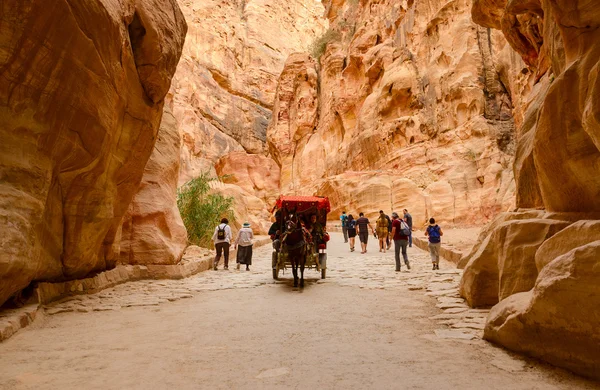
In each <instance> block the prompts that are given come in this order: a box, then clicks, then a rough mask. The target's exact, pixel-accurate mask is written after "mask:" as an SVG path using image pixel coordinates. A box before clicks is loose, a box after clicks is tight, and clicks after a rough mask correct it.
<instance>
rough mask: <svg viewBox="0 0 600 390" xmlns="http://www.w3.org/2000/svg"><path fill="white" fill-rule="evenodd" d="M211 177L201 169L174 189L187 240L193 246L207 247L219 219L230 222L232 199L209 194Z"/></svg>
mask: <svg viewBox="0 0 600 390" xmlns="http://www.w3.org/2000/svg"><path fill="white" fill-rule="evenodd" d="M215 180H216V179H215V178H212V177H210V176H209V175H208V173H207V172H205V173H202V174H201V175H200V177H197V178H195V179H193V180H191V181H189V182H188V183H186V184H185V185H183V186H182V187H181V188H180V189H179V190H178V191H177V207H178V208H179V213H180V214H181V218H182V219H183V224H184V225H185V228H186V229H187V232H188V240H189V241H190V243H192V244H194V245H198V246H203V247H210V245H211V242H212V241H211V240H212V235H213V232H214V229H215V226H216V225H217V224H218V223H219V221H220V220H221V218H227V219H229V222H230V223H233V222H234V217H233V210H232V209H231V207H232V206H233V198H232V197H225V196H223V195H220V194H211V193H210V183H211V182H212V181H215Z"/></svg>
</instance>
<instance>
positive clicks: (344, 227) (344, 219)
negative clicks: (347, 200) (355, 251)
mask: <svg viewBox="0 0 600 390" xmlns="http://www.w3.org/2000/svg"><path fill="white" fill-rule="evenodd" d="M340 221H342V233H343V234H344V242H345V243H347V242H348V216H347V215H346V212H345V211H342V215H341V216H340Z"/></svg>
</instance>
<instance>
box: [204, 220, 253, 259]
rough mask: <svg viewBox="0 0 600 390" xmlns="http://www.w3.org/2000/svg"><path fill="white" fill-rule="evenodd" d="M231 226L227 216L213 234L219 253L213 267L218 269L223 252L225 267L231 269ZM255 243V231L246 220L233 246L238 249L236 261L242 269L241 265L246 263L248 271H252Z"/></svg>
mask: <svg viewBox="0 0 600 390" xmlns="http://www.w3.org/2000/svg"><path fill="white" fill-rule="evenodd" d="M232 237H233V235H232V234H231V227H230V226H229V220H228V219H227V218H223V219H221V223H220V224H219V225H217V227H215V231H214V233H213V236H212V240H213V241H214V243H215V250H216V251H217V255H216V257H215V261H214V264H213V269H214V270H215V271H216V270H217V267H218V265H219V261H220V260H221V254H222V255H223V258H224V262H225V264H224V267H223V269H229V247H230V245H231V238H232ZM253 245H254V233H253V232H252V229H251V228H250V223H249V222H244V224H243V225H242V228H241V229H240V230H239V231H238V234H237V238H236V239H235V241H234V242H233V248H234V249H237V254H236V263H237V266H236V268H237V269H240V265H241V264H244V265H246V271H250V265H252V246H253Z"/></svg>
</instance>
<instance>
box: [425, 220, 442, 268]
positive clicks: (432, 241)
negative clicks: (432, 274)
mask: <svg viewBox="0 0 600 390" xmlns="http://www.w3.org/2000/svg"><path fill="white" fill-rule="evenodd" d="M425 235H426V236H427V237H429V254H430V255H431V263H432V264H433V269H434V270H436V269H440V248H441V247H442V236H443V235H444V232H443V231H442V228H441V227H439V226H438V225H437V224H436V223H435V219H433V218H431V219H430V220H429V226H427V229H426V230H425Z"/></svg>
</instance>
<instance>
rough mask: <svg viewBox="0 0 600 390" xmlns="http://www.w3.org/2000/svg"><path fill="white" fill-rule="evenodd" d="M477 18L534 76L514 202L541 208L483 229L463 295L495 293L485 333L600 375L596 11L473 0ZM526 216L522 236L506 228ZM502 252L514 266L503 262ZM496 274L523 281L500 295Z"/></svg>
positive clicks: (477, 299)
mask: <svg viewBox="0 0 600 390" xmlns="http://www.w3.org/2000/svg"><path fill="white" fill-rule="evenodd" d="M473 19H474V20H475V21H477V22H478V23H480V24H482V25H484V26H486V27H490V28H495V29H501V30H502V32H503V33H504V35H505V36H506V38H507V40H508V42H509V43H510V45H511V46H512V48H513V49H514V50H516V51H517V52H518V53H519V54H520V55H521V56H522V58H523V60H524V61H525V63H526V64H527V65H528V72H530V73H531V74H535V80H536V82H537V84H536V85H535V86H534V87H533V88H532V89H531V94H529V95H525V96H524V97H523V101H524V102H526V104H525V105H526V106H527V107H526V109H525V110H523V112H524V116H523V119H524V120H523V122H522V125H521V128H520V130H519V131H518V133H519V140H518V146H517V154H516V159H515V177H516V183H517V186H516V188H517V206H519V207H537V208H543V209H545V210H546V211H547V212H548V213H545V214H544V213H543V212H540V213H541V214H544V215H538V216H537V217H536V216H532V215H531V214H532V212H528V213H529V215H530V217H531V218H533V219H529V220H527V222H526V221H524V220H523V221H513V222H504V223H500V224H495V225H494V226H493V227H492V228H490V229H488V230H487V231H486V232H485V233H487V235H482V237H481V239H482V242H481V244H480V245H478V246H476V247H475V248H474V251H473V253H472V254H471V255H470V256H469V257H468V263H467V264H466V267H465V274H464V275H465V276H464V278H463V280H462V283H461V292H462V293H463V295H465V296H466V297H467V298H468V299H469V301H470V303H472V304H474V305H477V304H493V303H495V301H496V300H499V301H500V302H499V303H498V304H497V305H496V306H495V307H494V308H493V309H492V313H491V315H490V317H489V319H488V323H487V325H486V328H485V337H486V338H487V339H488V340H491V341H494V342H496V343H498V344H502V345H504V346H506V347H508V348H510V349H513V350H516V351H521V352H525V353H528V354H530V355H532V356H535V357H539V358H541V359H544V360H547V361H549V362H552V363H554V364H556V365H559V366H562V367H565V368H568V369H571V370H573V371H575V372H578V373H580V374H583V375H587V376H591V377H595V378H600V371H598V367H599V366H600V336H599V334H598V332H597V327H598V324H599V323H600V317H599V316H598V312H597V310H596V309H595V307H598V305H599V304H600V291H599V290H598V281H599V280H600V273H599V269H600V268H599V267H598V256H599V252H598V247H599V245H600V241H598V239H599V235H598V226H597V225H598V220H599V219H600V214H599V212H600V169H599V168H598V167H600V123H599V118H600V109H599V106H598V104H599V101H600V92H599V91H600V78H599V77H598V73H599V69H600V9H599V8H598V6H597V4H595V3H594V2H591V1H578V0H575V1H566V0H558V1H549V0H532V1H526V2H524V1H506V0H500V1H498V0H493V1H492V0H478V1H475V2H474V6H473ZM509 218H512V219H519V217H518V213H513V215H512V216H510V217H509ZM549 220H560V221H563V222H562V223H561V224H554V227H553V228H552V230H559V231H558V232H556V231H554V232H553V234H548V233H550V231H549V230H547V229H546V228H547V227H548V223H549ZM523 224H528V225H530V226H531V227H532V231H531V232H530V234H526V232H525V231H523V232H521V233H520V234H516V235H511V236H509V235H506V234H503V233H502V232H503V231H504V230H506V229H513V227H512V226H515V227H516V226H518V225H523ZM535 225H538V227H537V228H534V226H535ZM566 226H568V227H566ZM532 240H533V241H532ZM534 241H535V242H534ZM494 246H495V247H496V248H497V249H492V248H493V247H494ZM504 251H510V252H511V253H512V255H511V257H512V259H511V261H512V262H513V263H515V262H519V263H520V266H519V267H512V269H504V271H501V270H503V268H504V267H503V263H504V260H503V259H505V258H506V257H505V256H503V255H502V252H504ZM498 271H501V272H505V273H506V274H507V276H508V277H509V278H510V279H512V280H526V281H527V282H526V283H523V284H521V288H517V289H511V290H508V291H505V293H502V292H499V293H498V295H497V296H496V295H495V294H496V292H497V291H496V287H498V286H499V285H502V277H499V275H500V274H499V272H498ZM533 276H535V277H536V279H535V281H534V280H533V279H532V277H533ZM532 282H534V285H532V286H530V287H531V288H530V287H528V285H529V284H531V283H532ZM490 286H493V288H490ZM519 290H520V291H522V292H519Z"/></svg>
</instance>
